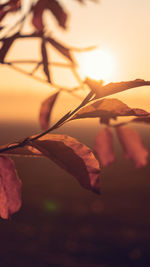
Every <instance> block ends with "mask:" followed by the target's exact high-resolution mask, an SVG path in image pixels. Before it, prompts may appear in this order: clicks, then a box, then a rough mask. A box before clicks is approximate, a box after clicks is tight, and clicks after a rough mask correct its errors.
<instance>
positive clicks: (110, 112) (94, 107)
mask: <svg viewBox="0 0 150 267" xmlns="http://www.w3.org/2000/svg"><path fill="white" fill-rule="evenodd" d="M146 115H149V113H148V112H147V111H145V110H143V109H134V108H130V107H128V106H127V105H126V104H124V103H123V102H122V101H120V100H118V99H115V98H108V99H102V100H96V101H93V102H92V103H91V104H88V105H87V106H85V107H83V108H81V109H80V110H79V111H78V112H77V113H76V114H75V115H74V116H73V117H72V118H71V119H72V120H74V119H82V118H96V117H98V118H101V119H102V121H107V120H108V119H110V118H116V117H117V116H146Z"/></svg>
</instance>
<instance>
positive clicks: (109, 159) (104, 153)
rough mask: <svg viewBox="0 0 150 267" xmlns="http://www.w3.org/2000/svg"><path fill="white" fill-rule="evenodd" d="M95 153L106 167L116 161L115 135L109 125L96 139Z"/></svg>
mask: <svg viewBox="0 0 150 267" xmlns="http://www.w3.org/2000/svg"><path fill="white" fill-rule="evenodd" d="M94 151H95V153H96V154H97V156H98V159H99V161H100V163H101V164H102V166H104V167H106V166H108V165H110V164H111V163H113V162H114V161H115V153H114V149H113V136H112V132H111V131H110V129H109V128H108V127H105V128H104V129H103V130H101V131H100V132H99V133H98V135H97V136H96V139H95V148H94Z"/></svg>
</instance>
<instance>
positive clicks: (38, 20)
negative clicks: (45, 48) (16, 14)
mask: <svg viewBox="0 0 150 267" xmlns="http://www.w3.org/2000/svg"><path fill="white" fill-rule="evenodd" d="M46 2H47V1H45V0H40V1H38V2H37V3H36V4H35V5H34V6H33V18H32V24H33V26H34V27H35V28H36V30H37V31H38V32H42V31H43V29H44V24H43V18H42V16H43V11H44V9H45V8H46Z"/></svg>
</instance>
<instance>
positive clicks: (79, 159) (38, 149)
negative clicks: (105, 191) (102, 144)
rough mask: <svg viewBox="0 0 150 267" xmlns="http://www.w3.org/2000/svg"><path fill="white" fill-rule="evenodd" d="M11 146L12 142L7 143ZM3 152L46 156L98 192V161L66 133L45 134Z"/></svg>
mask: <svg viewBox="0 0 150 267" xmlns="http://www.w3.org/2000/svg"><path fill="white" fill-rule="evenodd" d="M11 146H13V144H11V145H9V147H11ZM1 148H2V147H1ZM3 148H4V147H3ZM5 153H6V154H10V155H24V156H40V157H41V156H42V157H48V158H49V159H51V160H52V161H54V162H55V163H56V164H58V165H59V166H60V167H61V168H63V169H64V170H66V171H68V172H69V173H70V174H72V175H73V176H75V178H76V179H77V180H78V182H79V183H80V184H81V185H82V186H83V187H84V188H86V189H89V190H92V191H93V192H96V193H99V192H100V188H99V187H100V185H99V173H100V167H99V163H98V161H97V159H96V158H95V156H94V154H93V153H92V152H91V150H90V149H89V148H88V147H87V146H85V145H83V144H82V143H80V142H78V141H77V140H76V139H75V138H72V137H70V136H67V135H59V134H58V135H55V134H47V135H45V136H43V137H41V138H39V139H38V140H35V141H29V142H28V143H27V145H26V146H23V147H19V148H16V149H13V150H10V151H6V152H5Z"/></svg>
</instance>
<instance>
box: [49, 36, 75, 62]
mask: <svg viewBox="0 0 150 267" xmlns="http://www.w3.org/2000/svg"><path fill="white" fill-rule="evenodd" d="M46 40H47V41H48V42H49V43H50V44H51V45H52V46H54V47H55V48H56V49H57V50H58V51H59V53H61V55H63V56H65V57H66V58H67V59H69V60H70V61H71V62H74V60H73V57H72V55H71V53H70V50H69V48H67V47H65V46H64V45H62V44H60V43H59V42H57V41H56V40H54V39H53V38H51V37H48V38H47V39H46Z"/></svg>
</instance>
